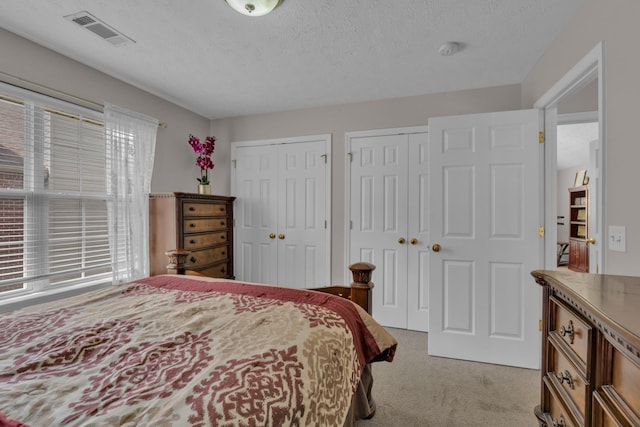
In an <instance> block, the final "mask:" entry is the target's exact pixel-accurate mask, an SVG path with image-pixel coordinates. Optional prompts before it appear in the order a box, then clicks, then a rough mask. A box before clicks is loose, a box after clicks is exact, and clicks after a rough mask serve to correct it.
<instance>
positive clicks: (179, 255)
mask: <svg viewBox="0 0 640 427" xmlns="http://www.w3.org/2000/svg"><path fill="white" fill-rule="evenodd" d="M190 253H191V251H188V250H186V249H181V248H178V249H171V250H168V251H167V252H165V253H164V254H165V255H166V256H168V257H169V265H167V273H168V274H184V273H185V270H186V266H187V255H189V254H190Z"/></svg>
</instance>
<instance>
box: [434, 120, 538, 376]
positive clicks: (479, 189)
mask: <svg viewBox="0 0 640 427" xmlns="http://www.w3.org/2000/svg"><path fill="white" fill-rule="evenodd" d="M539 122H540V120H539V112H538V111H537V110H526V111H512V112H503V113H491V114H476V115H468V116H458V117H441V118H433V119H429V143H430V164H431V183H430V191H429V195H430V199H431V200H430V203H431V207H432V208H431V210H430V234H431V252H430V254H431V255H430V259H431V262H430V278H429V284H430V287H429V301H430V309H429V328H430V329H429V336H428V352H429V354H431V355H435V356H446V357H452V358H458V359H466V360H474V361H481V362H488V363H497V364H504V365H513V366H521V367H528V368H538V367H539V363H540V335H539V334H540V332H539V326H538V325H539V319H541V317H540V316H541V290H540V286H538V285H537V284H536V283H535V282H534V280H533V278H532V277H531V276H530V272H531V271H532V270H535V269H538V268H541V267H542V266H543V264H542V259H543V258H542V252H543V238H542V236H541V234H542V233H541V231H542V230H541V229H540V228H539V227H540V226H541V225H542V224H543V223H542V222H541V221H542V219H543V207H542V202H541V201H542V200H544V199H543V197H542V193H541V188H542V187H541V174H540V159H541V153H542V147H543V144H540V143H539V140H538V139H539V129H540V125H539Z"/></svg>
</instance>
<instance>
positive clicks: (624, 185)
mask: <svg viewBox="0 0 640 427" xmlns="http://www.w3.org/2000/svg"><path fill="white" fill-rule="evenodd" d="M639 17H640V2H638V1H636V0H608V1H602V0H584V4H583V6H582V7H581V8H580V10H579V11H578V13H577V15H576V16H575V17H574V18H573V19H572V20H571V22H570V23H569V25H568V26H567V28H566V29H565V31H564V32H563V33H562V34H561V35H560V36H559V37H558V38H557V39H556V40H555V41H554V43H553V45H552V46H551V47H550V48H549V49H548V50H547V51H546V52H545V54H544V55H543V56H542V57H541V58H540V60H539V61H538V63H537V65H536V66H535V67H534V69H533V70H532V71H531V73H530V74H529V76H528V77H527V78H526V79H525V81H524V82H523V83H522V107H523V108H530V107H531V106H532V105H533V104H534V103H535V101H536V100H538V99H539V98H540V97H541V96H542V95H543V94H544V93H545V92H546V91H547V90H548V89H549V88H551V86H552V85H553V84H554V83H555V82H556V81H558V80H560V79H561V78H562V76H563V75H564V74H566V73H567V72H568V71H569V70H570V69H571V67H573V66H574V65H575V64H576V63H577V62H578V61H579V60H580V59H581V58H583V57H584V56H585V55H586V54H587V53H588V52H589V51H590V50H591V49H592V48H593V47H595V46H596V45H597V44H598V42H600V41H603V42H604V61H603V62H604V72H605V76H604V85H605V100H604V103H605V108H604V110H605V111H604V113H605V116H606V118H605V138H604V141H605V145H606V156H607V158H606V164H605V168H606V177H605V191H606V200H605V201H606V207H605V215H606V217H605V218H606V221H607V224H611V225H623V226H625V227H626V231H627V236H626V243H627V248H626V249H627V250H626V252H625V253H622V252H612V251H608V250H606V251H605V263H606V272H607V273H610V274H628V275H640V263H638V260H639V259H640V221H638V218H640V198H639V197H638V196H637V195H638V190H637V188H636V184H635V179H634V178H633V174H634V172H635V170H636V169H637V164H638V159H640V144H638V142H637V140H638V136H637V135H638V130H637V129H636V125H637V122H638V117H637V116H638V101H639V100H640V84H638V78H639V77H638V76H640V55H638V54H637V53H638V49H637V41H638V40H640V26H638V18H639ZM604 231H605V232H606V230H604ZM605 249H606V248H605Z"/></svg>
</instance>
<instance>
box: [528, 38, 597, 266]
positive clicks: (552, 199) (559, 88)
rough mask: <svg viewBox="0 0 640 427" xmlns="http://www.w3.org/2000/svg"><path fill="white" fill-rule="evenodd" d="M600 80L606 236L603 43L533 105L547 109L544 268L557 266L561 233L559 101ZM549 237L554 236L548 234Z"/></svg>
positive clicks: (545, 113)
mask: <svg viewBox="0 0 640 427" xmlns="http://www.w3.org/2000/svg"><path fill="white" fill-rule="evenodd" d="M596 78H597V79H598V112H597V119H598V123H599V126H598V134H599V135H598V137H599V139H600V144H601V147H602V148H601V150H600V159H599V160H600V162H599V163H600V179H599V180H598V181H597V184H596V185H597V194H598V206H597V209H598V212H599V214H600V221H599V224H598V225H599V228H600V232H601V236H605V235H606V231H605V224H606V223H607V222H606V220H605V217H606V212H605V209H604V207H605V206H606V192H605V188H606V185H605V180H606V123H605V118H606V115H605V113H604V105H605V85H604V78H605V73H604V44H603V42H599V43H598V44H597V45H596V46H595V47H594V48H593V49H591V51H589V53H587V54H586V55H585V56H584V57H583V58H582V59H581V60H580V61H579V62H578V63H577V64H576V65H574V66H573V67H572V68H571V69H570V70H569V72H567V73H566V74H565V75H564V76H563V77H562V78H561V79H560V80H558V81H557V82H556V83H555V84H554V85H553V86H552V87H551V89H549V90H548V91H547V92H546V93H545V94H544V95H542V96H541V97H540V98H539V99H538V100H537V101H536V102H535V104H534V108H540V109H542V110H544V133H545V144H544V145H545V147H544V148H545V149H544V196H543V199H542V200H544V204H543V206H544V208H545V209H544V211H545V213H544V222H545V239H544V241H545V243H544V247H545V249H544V253H545V255H544V267H545V268H546V269H549V270H555V269H556V268H557V258H556V253H557V248H556V241H557V235H558V226H557V223H556V222H557V218H556V215H557V210H558V203H557V200H558V198H557V193H558V188H557V187H558V183H557V181H558V177H557V175H558V167H557V157H556V156H557V131H556V128H557V125H558V121H559V118H558V109H557V106H558V104H559V103H560V102H561V101H562V100H564V99H567V98H569V97H570V96H572V95H574V94H575V93H577V92H578V91H579V90H581V89H583V88H584V87H585V86H586V85H587V84H589V83H590V82H592V81H593V80H594V79H596ZM549 236H552V238H551V237H549ZM603 238H604V237H601V239H600V244H601V245H602V247H601V248H600V253H599V259H598V260H596V262H597V263H598V265H599V270H600V271H599V272H600V273H605V272H606V264H605V260H606V256H605V253H606V250H607V248H606V247H605V245H604V241H603Z"/></svg>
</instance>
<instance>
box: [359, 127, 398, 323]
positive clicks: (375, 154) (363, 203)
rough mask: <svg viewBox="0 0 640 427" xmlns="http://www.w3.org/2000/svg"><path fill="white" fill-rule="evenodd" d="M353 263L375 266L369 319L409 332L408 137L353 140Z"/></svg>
mask: <svg viewBox="0 0 640 427" xmlns="http://www.w3.org/2000/svg"><path fill="white" fill-rule="evenodd" d="M351 153H352V160H351V180H350V187H351V188H350V194H351V221H352V224H351V233H350V242H351V245H350V254H349V259H350V263H351V262H357V261H365V262H370V263H372V264H374V265H375V266H376V270H375V271H374V272H373V282H374V284H375V287H374V288H373V310H372V311H373V316H374V317H375V318H376V320H377V321H378V322H380V323H381V324H382V325H384V326H390V327H396V328H406V327H407V247H408V245H407V188H408V182H407V167H408V144H407V135H381V136H363V137H358V138H353V139H352V140H351Z"/></svg>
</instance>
